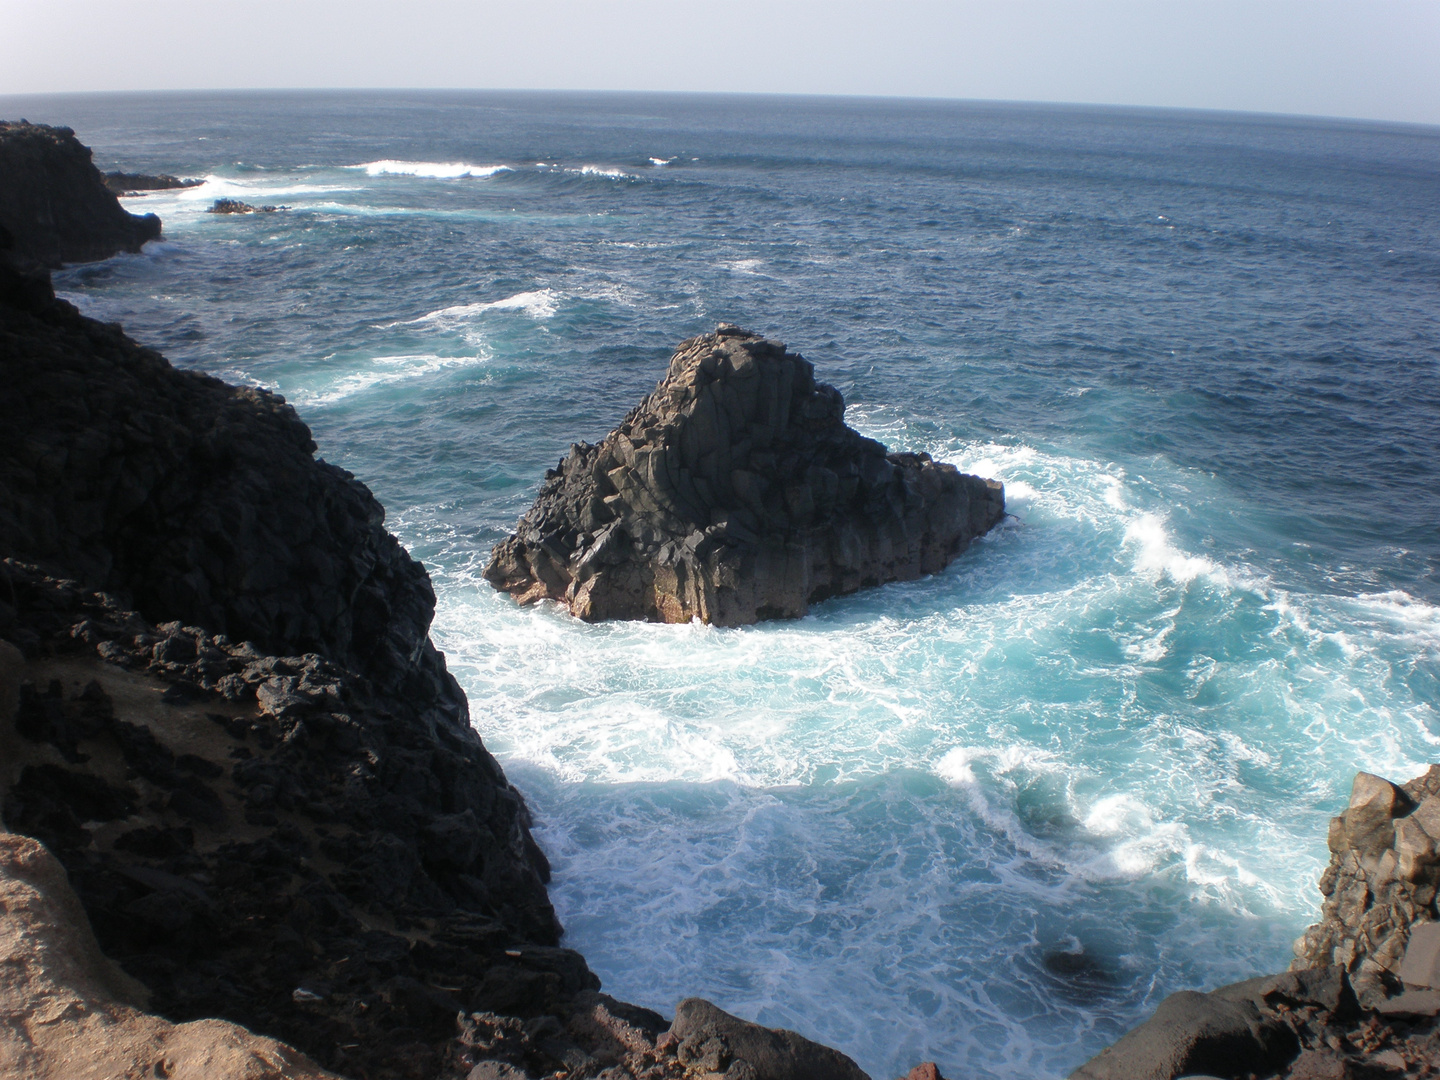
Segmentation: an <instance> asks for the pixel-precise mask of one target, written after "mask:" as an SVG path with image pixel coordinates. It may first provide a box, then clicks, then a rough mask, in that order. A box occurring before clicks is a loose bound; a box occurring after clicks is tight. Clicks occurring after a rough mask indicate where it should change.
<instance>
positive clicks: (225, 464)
mask: <svg viewBox="0 0 1440 1080" xmlns="http://www.w3.org/2000/svg"><path fill="white" fill-rule="evenodd" d="M16 280H23V279H19V278H17V279H16ZM32 285H33V288H34V289H35V290H37V295H36V296H35V297H33V298H32V299H33V300H34V302H33V303H29V304H11V305H6V306H4V307H3V308H0V367H3V370H4V372H5V379H6V392H5V393H4V394H3V395H0V427H3V428H4V430H5V432H6V438H5V439H4V440H3V441H0V554H4V555H8V556H12V557H15V558H19V559H22V560H26V561H30V562H34V563H37V564H40V565H44V566H49V567H51V568H54V569H56V570H57V571H58V572H60V573H62V574H63V575H64V576H67V577H73V578H75V579H77V580H79V581H81V582H83V583H84V584H85V585H86V586H88V587H89V588H92V589H101V590H108V591H111V592H114V593H117V594H118V595H120V596H121V597H122V598H123V599H124V602H125V603H127V604H128V605H130V606H133V607H134V608H135V609H136V610H138V611H139V612H140V613H141V614H142V615H144V616H145V617H147V618H149V619H150V620H151V621H154V622H166V621H169V620H176V619H178V620H180V621H181V622H183V623H185V624H187V625H195V626H203V627H205V628H206V629H207V630H208V631H210V632H212V633H219V634H225V635H227V636H228V637H230V638H231V639H233V640H235V641H249V642H251V643H253V644H254V646H255V647H256V648H257V649H259V650H260V651H261V652H263V653H268V654H275V655H280V656H295V655H301V654H304V653H318V654H320V655H322V656H324V657H326V658H327V659H329V660H331V661H334V662H335V663H337V664H340V665H342V666H343V667H346V668H348V669H350V670H352V671H363V672H364V673H365V675H366V677H367V678H369V679H370V680H372V681H374V682H376V683H378V684H380V685H381V686H383V687H384V688H386V689H390V690H397V691H398V690H402V689H403V690H404V691H405V692H406V693H407V695H408V696H409V697H410V698H411V700H415V701H424V702H426V703H427V706H430V705H433V706H434V708H435V709H437V710H439V711H440V712H442V713H444V714H445V717H444V720H443V722H444V723H445V724H448V725H449V726H451V727H453V728H455V729H456V730H461V729H463V730H465V731H468V730H469V728H468V724H466V723H465V717H464V710H465V706H464V700H463V696H462V695H461V694H460V691H459V688H458V687H457V686H456V685H455V684H454V680H453V679H450V678H449V677H448V675H446V673H445V671H444V663H443V660H442V659H441V658H440V656H439V654H438V653H437V652H436V651H435V649H434V648H433V647H432V646H431V645H430V642H429V638H428V633H429V626H430V620H431V617H432V615H433V613H434V608H435V595H434V592H433V590H432V589H431V587H430V581H429V578H428V576H427V575H426V573H425V570H424V568H423V567H421V566H420V564H419V563H417V562H416V561H415V560H413V559H412V558H410V556H409V555H408V554H407V553H406V552H405V550H404V549H403V548H402V547H401V546H400V544H399V543H398V542H397V541H396V540H395V538H394V537H393V536H391V535H390V534H389V533H388V532H387V531H386V530H385V527H384V520H385V512H384V510H383V508H382V507H381V506H380V504H379V503H378V502H377V501H376V500H375V498H374V496H372V495H371V493H370V492H369V491H368V490H367V489H366V488H365V486H364V485H363V484H361V483H359V482H358V481H357V480H355V478H354V477H353V476H351V475H350V474H349V473H347V472H345V471H344V470H343V469H339V468H336V467H335V466H333V465H330V464H327V463H326V462H324V461H323V460H317V459H316V458H315V457H314V451H315V443H314V441H313V440H312V439H311V437H310V430H309V428H307V427H306V426H305V424H304V423H302V422H301V420H300V419H299V417H297V416H296V415H295V411H294V409H292V408H291V407H290V406H289V405H288V404H286V402H285V399H284V398H282V397H279V396H277V395H275V394H270V393H268V392H266V391H264V390H257V389H253V388H249V387H237V386H230V385H228V384H226V383H223V382H221V381H220V380H218V379H214V378H211V377H209V376H206V375H201V374H199V373H196V372H189V371H179V370H177V369H175V368H173V367H172V366H171V365H170V363H169V362H168V361H167V360H166V359H165V358H164V357H163V356H161V355H160V354H159V353H157V352H154V351H153V350H151V349H146V348H143V347H141V346H139V345H137V344H136V343H135V342H133V341H131V340H130V339H129V338H127V337H126V336H125V335H124V333H123V332H122V331H121V330H120V328H119V327H118V326H114V325H107V324H104V323H99V322H96V321H94V320H92V319H87V318H84V317H82V316H81V315H79V314H78V313H77V312H76V311H75V309H74V308H73V307H71V306H70V305H68V304H64V303H59V302H54V301H53V300H47V298H46V296H44V295H39V293H38V290H39V289H40V283H39V282H38V281H33V282H32ZM17 288H18V286H17ZM47 292H48V290H47ZM437 722H439V721H437Z"/></svg>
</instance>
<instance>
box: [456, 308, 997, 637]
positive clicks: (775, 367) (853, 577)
mask: <svg viewBox="0 0 1440 1080" xmlns="http://www.w3.org/2000/svg"><path fill="white" fill-rule="evenodd" d="M844 413H845V403H844V401H843V399H842V398H841V396H840V392H839V391H838V390H836V389H835V388H834V387H832V386H827V385H825V384H824V383H817V382H816V381H815V375H814V368H813V367H812V365H811V364H810V363H809V362H808V361H807V360H805V359H804V358H803V357H801V356H799V355H798V354H793V353H790V352H787V351H786V347H785V346H784V345H782V344H780V343H779V342H776V341H770V340H768V339H766V338H763V337H760V336H758V335H755V334H751V333H747V332H746V331H743V330H740V329H739V328H737V327H734V326H730V325H728V324H722V325H721V326H720V327H719V329H718V330H717V331H716V332H715V333H713V334H705V335H703V336H701V337H697V338H693V339H691V340H689V341H686V342H684V343H682V344H681V345H680V348H679V350H678V351H677V352H676V353H675V355H674V357H673V358H672V359H671V361H670V367H669V371H668V372H667V373H666V376H665V378H664V379H663V380H661V382H660V383H659V385H658V386H657V387H656V388H655V391H654V393H652V394H650V395H649V396H648V397H647V398H645V400H644V401H642V402H641V403H640V405H639V406H638V407H636V408H635V409H634V410H632V411H631V413H630V414H629V415H628V416H627V417H626V418H625V419H624V421H623V422H622V423H621V424H620V426H619V427H618V428H617V429H616V430H615V431H613V432H611V433H610V435H608V436H607V437H606V438H605V440H604V442H602V443H601V444H600V445H599V446H593V445H590V444H585V443H581V444H576V445H574V446H572V447H571V448H570V453H569V455H568V456H567V457H566V458H565V459H564V460H563V461H562V462H561V463H560V465H559V468H558V469H555V470H551V471H550V472H548V473H546V477H545V482H544V484H543V485H542V487H541V489H540V495H539V497H538V498H537V499H536V500H535V505H534V506H533V507H532V508H531V509H530V511H529V512H528V513H527V514H526V515H525V516H524V517H523V518H521V519H520V522H519V524H518V525H517V526H516V529H515V533H514V535H512V536H511V537H509V538H508V539H506V540H505V541H503V542H502V543H500V544H498V545H497V546H496V548H495V551H494V553H493V554H492V556H491V560H490V564H489V566H488V567H487V568H486V570H485V577H486V578H487V579H488V580H489V581H490V582H491V584H492V585H494V586H495V587H496V588H497V589H502V590H504V591H506V592H508V593H511V594H512V595H514V596H515V597H516V598H517V599H519V600H520V602H522V603H528V602H531V601H534V600H539V599H552V600H559V601H562V602H563V603H565V604H566V605H567V606H568V607H569V609H570V611H571V612H572V613H574V614H575V615H577V616H579V617H580V618H582V619H587V620H601V619H648V620H652V621H659V622H687V621H689V620H690V619H692V618H695V617H698V618H700V619H701V620H703V621H705V622H709V623H714V624H716V625H720V626H736V625H743V624H747V623H753V622H756V621H757V620H760V619H773V618H793V617H797V616H800V615H804V614H805V613H806V611H807V610H808V609H809V606H810V605H811V604H812V603H815V602H817V601H820V600H824V599H826V598H827V597H831V596H836V595H839V594H843V593H850V592H854V591H856V590H857V589H860V588H864V587H866V586H871V585H879V584H882V583H884V582H887V581H904V580H909V579H912V578H917V577H920V576H921V575H922V574H931V573H935V572H936V571H938V570H941V569H943V568H944V567H945V565H946V564H947V563H948V562H949V561H950V560H951V559H952V558H954V557H955V555H957V554H958V553H959V552H961V551H963V550H965V548H966V547H967V546H968V545H969V544H970V541H971V540H973V539H974V538H975V537H977V536H980V535H982V534H983V533H985V532H986V531H987V530H988V529H990V528H991V527H992V526H993V525H995V524H996V522H998V521H999V520H1000V519H1001V518H1002V517H1003V516H1004V512H1005V498H1004V490H1003V488H1002V487H1001V485H1000V484H999V483H997V482H996V481H993V480H984V479H981V478H980V477H978V476H969V475H966V474H963V473H961V472H959V471H958V470H957V469H956V468H955V467H954V466H953V465H947V464H944V463H940V462H936V461H933V460H931V458H930V457H929V456H928V455H926V454H912V453H887V452H886V449H885V447H883V446H882V445H881V444H880V443H878V442H876V441H874V440H873V439H867V438H865V437H863V436H861V435H860V434H858V433H857V432H855V431H853V430H852V429H851V428H849V427H847V426H846V425H845V422H844Z"/></svg>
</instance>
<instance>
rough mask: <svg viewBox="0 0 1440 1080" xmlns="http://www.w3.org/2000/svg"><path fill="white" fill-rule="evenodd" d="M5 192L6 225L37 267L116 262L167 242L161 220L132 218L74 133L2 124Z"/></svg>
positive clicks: (1, 222) (0, 184)
mask: <svg viewBox="0 0 1440 1080" xmlns="http://www.w3.org/2000/svg"><path fill="white" fill-rule="evenodd" d="M0 192H3V193H4V198H3V199H0V226H3V227H4V228H5V229H7V230H9V232H10V235H11V236H13V237H14V242H15V253H16V255H17V256H18V258H19V259H20V260H21V261H23V262H25V263H28V264H30V265H33V266H40V267H49V268H51V269H58V268H59V267H60V266H61V265H62V264H64V263H68V262H91V261H94V260H96V259H108V258H109V257H110V256H111V255H114V254H116V253H118V252H121V251H139V250H140V248H141V247H142V246H143V245H144V244H145V242H146V241H148V240H158V239H159V238H160V219H159V218H158V217H156V216H155V215H154V214H144V215H139V214H131V213H127V212H126V210H125V208H124V207H122V206H121V205H120V200H119V199H118V198H116V196H115V193H114V192H113V191H111V190H110V188H109V187H107V186H106V184H105V177H104V176H102V175H101V173H100V170H99V169H97V168H96V167H95V163H94V162H93V161H92V160H91V152H90V149H89V147H87V146H85V145H84V144H82V143H81V142H80V140H79V139H77V138H76V137H75V132H74V131H72V130H71V129H70V128H67V127H50V126H49V125H47V124H32V123H29V122H28V121H25V120H20V121H0Z"/></svg>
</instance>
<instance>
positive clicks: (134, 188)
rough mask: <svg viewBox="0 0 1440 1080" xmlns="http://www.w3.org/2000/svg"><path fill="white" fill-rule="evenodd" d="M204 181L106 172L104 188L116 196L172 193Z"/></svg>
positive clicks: (164, 174)
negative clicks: (142, 193) (141, 193)
mask: <svg viewBox="0 0 1440 1080" xmlns="http://www.w3.org/2000/svg"><path fill="white" fill-rule="evenodd" d="M203 183H205V181H204V180H182V179H180V177H178V176H171V175H170V174H169V173H161V174H160V175H159V176H151V175H149V174H148V173H127V172H107V173H106V174H105V186H106V187H108V188H109V189H110V190H111V191H113V192H115V194H116V195H133V194H135V193H137V192H144V191H173V190H175V189H176V188H192V187H199V186H200V185H201V184H203Z"/></svg>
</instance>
